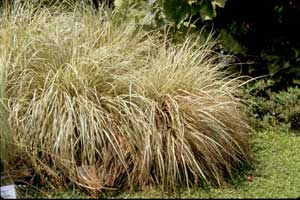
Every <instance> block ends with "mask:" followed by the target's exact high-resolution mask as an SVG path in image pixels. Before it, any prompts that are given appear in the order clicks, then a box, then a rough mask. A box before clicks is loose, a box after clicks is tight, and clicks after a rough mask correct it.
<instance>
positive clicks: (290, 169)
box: [39, 131, 300, 198]
mask: <svg viewBox="0 0 300 200" xmlns="http://www.w3.org/2000/svg"><path fill="white" fill-rule="evenodd" d="M252 145H253V151H254V156H255V160H256V165H255V167H256V169H255V170H253V171H252V172H250V171H248V174H250V173H252V175H253V181H252V182H250V181H248V180H247V175H244V176H242V177H241V180H239V181H238V182H237V183H236V184H234V185H228V186H225V187H223V188H221V189H213V188H209V189H199V188H193V189H190V191H188V190H187V189H183V191H178V192H176V193H175V194H170V195H169V194H164V193H162V192H160V191H159V190H149V191H148V192H135V193H128V192H123V193H119V194H115V195H110V196H107V195H106V196H103V197H106V198H113V197H115V198H170V197H171V198H173V197H174V198H175V197H176V198H259V197H260V198H287V197H289V198H296V197H300V136H297V135H296V134H295V133H275V132H270V131H268V132H259V133H255V134H254V135H253V138H252ZM46 194H47V195H46ZM44 195H45V196H44ZM44 195H43V194H40V195H39V196H40V197H48V198H54V197H55V198H56V197H62V198H71V197H75V198H80V197H85V196H84V194H81V193H79V192H77V191H76V190H73V191H72V192H59V193H57V192H55V193H54V192H51V191H48V192H46V193H44Z"/></svg>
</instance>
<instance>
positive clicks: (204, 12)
mask: <svg viewBox="0 0 300 200" xmlns="http://www.w3.org/2000/svg"><path fill="white" fill-rule="evenodd" d="M200 16H201V18H202V20H204V21H206V20H212V19H213V17H214V11H213V7H212V5H211V4H210V3H208V2H206V3H204V4H203V5H202V6H201V8H200Z"/></svg>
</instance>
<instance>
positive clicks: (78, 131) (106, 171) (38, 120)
mask: <svg viewBox="0 0 300 200" xmlns="http://www.w3.org/2000/svg"><path fill="white" fill-rule="evenodd" d="M113 19H114V13H113V12H112V13H109V12H108V11H107V10H105V9H104V8H100V9H99V11H97V12H94V11H92V10H91V8H89V7H86V6H82V5H77V6H74V8H73V9H72V11H69V10H68V11H65V10H64V9H63V8H60V7H55V9H47V8H40V9H35V7H33V6H32V5H27V7H17V6H15V7H12V8H10V9H6V10H4V11H2V16H1V29H0V42H1V48H3V49H5V51H1V52H0V54H1V55H0V56H1V58H2V62H1V64H2V66H1V67H5V68H6V69H7V78H6V80H7V82H6V84H5V92H6V94H7V98H8V101H7V105H6V106H7V108H8V111H9V117H8V121H9V122H10V126H11V127H12V128H13V132H12V137H13V141H14V144H15V145H16V146H17V148H18V152H20V155H21V154H22V157H21V156H20V160H24V161H26V163H27V164H28V165H30V167H31V166H32V167H33V169H34V170H35V172H36V173H38V174H39V175H40V177H41V178H42V179H43V178H44V179H45V180H47V181H51V182H52V183H53V184H58V185H62V184H63V185H67V184H69V183H70V182H72V183H76V184H77V185H79V186H81V187H84V188H87V189H89V190H96V191H101V190H105V189H111V188H130V189H135V188H144V187H145V186H148V185H158V186H163V187H164V188H167V189H174V188H176V187H177V186H182V185H186V186H191V185H193V184H212V185H217V186H218V185H221V184H222V183H223V182H224V181H225V180H227V179H228V178H229V179H230V178H233V175H234V174H235V172H236V171H237V169H238V167H239V166H240V165H241V164H242V163H247V162H250V160H251V158H250V151H249V145H248V132H249V127H248V125H247V123H246V121H245V119H244V116H243V113H241V111H240V107H241V106H242V104H241V102H240V100H239V98H238V97H239V86H240V84H241V82H240V81H239V79H237V78H232V77H229V76H228V75H227V73H226V70H225V68H226V67H228V66H229V65H231V64H232V58H231V57H230V56H224V55H219V54H218V53H216V52H215V51H214V47H215V43H214V42H213V41H211V39H209V38H208V39H207V40H206V41H205V42H200V39H199V38H196V39H191V38H188V39H186V40H185V42H184V43H183V44H174V43H172V42H171V41H169V40H167V39H165V36H163V35H161V34H160V33H158V32H155V31H153V32H144V31H143V30H139V29H137V28H136V27H135V26H134V25H132V24H123V25H120V24H115V23H113ZM201 41H202V40H201ZM24 155H26V156H24Z"/></svg>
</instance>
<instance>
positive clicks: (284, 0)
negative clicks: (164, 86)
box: [210, 0, 300, 90]
mask: <svg viewBox="0 0 300 200" xmlns="http://www.w3.org/2000/svg"><path fill="white" fill-rule="evenodd" d="M218 13H219V15H218V16H217V17H216V18H215V19H214V21H213V22H212V24H210V25H212V26H213V27H214V28H215V30H217V31H218V30H226V32H227V33H228V34H230V36H232V38H234V39H235V40H236V42H237V43H238V44H239V45H241V46H242V47H243V48H244V49H245V53H243V52H237V53H236V55H237V56H238V58H239V59H240V60H241V61H242V62H248V61H254V62H255V64H252V65H243V74H246V75H251V76H260V75H270V77H269V78H272V79H273V80H275V84H274V86H273V89H274V90H281V89H285V88H287V87H288V86H295V85H300V65H299V63H300V55H299V54H300V40H299V36H300V29H299V27H300V1H299V0H243V1H241V0H228V1H227V2H226V5H225V8H224V9H219V10H218Z"/></svg>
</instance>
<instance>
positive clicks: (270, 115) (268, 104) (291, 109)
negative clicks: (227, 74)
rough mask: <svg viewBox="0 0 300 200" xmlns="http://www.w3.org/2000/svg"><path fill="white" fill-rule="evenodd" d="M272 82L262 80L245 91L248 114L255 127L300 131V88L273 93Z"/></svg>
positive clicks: (290, 88)
mask: <svg viewBox="0 0 300 200" xmlns="http://www.w3.org/2000/svg"><path fill="white" fill-rule="evenodd" d="M273 85H274V81H272V80H260V81H257V82H256V83H254V84H250V85H248V86H247V87H246V89H245V98H246V99H247V100H248V101H249V107H248V108H247V110H246V111H247V114H248V116H249V118H250V120H251V123H252V124H253V126H255V127H257V128H265V129H273V128H275V129H278V128H282V129H283V130H288V129H291V130H300V128H299V125H300V120H299V114H300V98H299V97H300V88H298V87H289V88H288V89H287V91H279V92H275V91H272V90H271V88H272V86H273Z"/></svg>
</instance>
